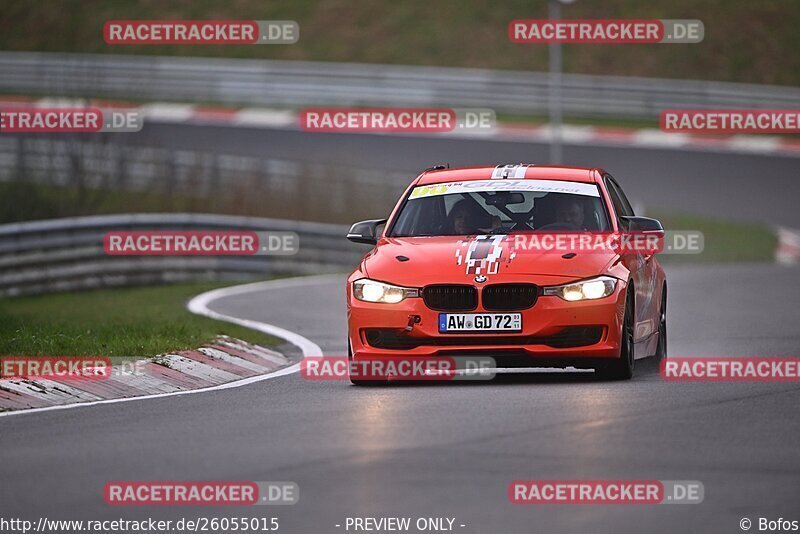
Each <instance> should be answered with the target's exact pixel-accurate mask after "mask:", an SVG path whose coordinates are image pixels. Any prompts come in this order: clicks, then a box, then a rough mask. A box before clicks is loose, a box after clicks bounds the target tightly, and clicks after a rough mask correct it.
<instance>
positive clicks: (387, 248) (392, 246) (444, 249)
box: [364, 235, 619, 287]
mask: <svg viewBox="0 0 800 534" xmlns="http://www.w3.org/2000/svg"><path fill="white" fill-rule="evenodd" d="M522 243H523V241H520V240H517V239H515V236H514V235H495V236H435V237H402V238H383V239H381V240H380V241H379V242H378V245H377V246H376V247H375V248H374V249H373V250H372V251H371V252H370V253H369V254H368V255H367V256H366V258H365V259H364V269H365V274H366V275H367V276H369V277H370V278H372V279H375V280H382V281H386V282H389V283H393V284H398V285H407V286H412V287H413V286H422V285H427V284H432V283H473V281H474V278H475V276H477V275H481V274H482V275H485V276H486V277H487V279H488V280H487V281H488V282H490V283H491V282H494V283H497V282H502V281H504V279H505V280H512V279H517V280H518V279H519V277H522V276H524V277H526V279H528V280H530V281H531V282H533V283H538V284H558V283H563V282H569V281H572V280H576V279H579V278H588V277H591V276H596V275H599V274H604V273H605V272H606V269H607V268H608V267H609V265H610V264H611V263H612V262H614V261H616V260H617V259H618V258H619V256H618V255H617V254H614V253H608V252H602V253H600V252H590V253H580V252H579V253H576V254H575V256H574V257H572V258H565V257H563V256H564V255H563V253H561V252H540V251H530V250H526V249H525V247H524V246H521V244H522ZM406 258H407V259H406Z"/></svg>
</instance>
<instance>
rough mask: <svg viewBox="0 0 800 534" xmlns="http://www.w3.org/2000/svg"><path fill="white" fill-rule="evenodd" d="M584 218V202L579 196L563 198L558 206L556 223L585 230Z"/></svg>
mask: <svg viewBox="0 0 800 534" xmlns="http://www.w3.org/2000/svg"><path fill="white" fill-rule="evenodd" d="M583 218H584V217H583V203H582V202H581V201H580V200H578V199H577V198H569V197H566V198H563V199H561V200H560V201H559V203H558V205H557V206H556V223H562V224H568V225H570V226H574V227H575V228H576V229H581V230H584V229H585V228H584V226H583Z"/></svg>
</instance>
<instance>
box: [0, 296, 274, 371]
mask: <svg viewBox="0 0 800 534" xmlns="http://www.w3.org/2000/svg"><path fill="white" fill-rule="evenodd" d="M224 285H229V284H223V283H194V284H179V285H165V286H156V287H145V288H124V289H109V290H97V291H85V292H74V293H58V294H51V295H42V296H35V297H23V298H14V299H0V355H2V356H108V357H111V358H125V357H152V356H155V355H157V354H160V353H164V352H168V351H175V350H185V349H195V348H197V347H199V346H201V345H203V344H204V343H208V342H209V341H211V340H212V339H213V338H214V337H215V336H217V335H219V334H226V335H229V336H233V337H236V338H239V339H243V340H245V341H250V342H252V343H257V344H259V345H262V346H263V345H266V346H270V345H272V346H274V345H277V344H279V343H280V340H278V339H277V338H274V337H271V336H267V335H265V334H261V333H259V332H254V331H252V330H249V329H247V328H244V327H241V326H237V325H232V324H228V323H223V322H220V321H215V320H213V319H209V318H207V317H201V316H198V315H195V314H193V313H190V312H189V311H188V310H187V309H186V302H187V301H188V300H189V299H190V298H191V297H193V296H195V295H197V294H199V293H202V292H204V291H208V290H210V289H214V288H217V287H221V286H224Z"/></svg>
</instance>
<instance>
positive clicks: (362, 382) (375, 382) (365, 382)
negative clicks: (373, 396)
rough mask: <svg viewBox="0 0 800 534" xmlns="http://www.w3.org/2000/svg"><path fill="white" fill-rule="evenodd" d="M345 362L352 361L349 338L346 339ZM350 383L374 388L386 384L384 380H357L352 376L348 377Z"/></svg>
mask: <svg viewBox="0 0 800 534" xmlns="http://www.w3.org/2000/svg"><path fill="white" fill-rule="evenodd" d="M347 361H348V362H351V361H353V349H352V348H351V347H350V337H349V336H348V338H347ZM349 377H350V383H351V384H353V385H354V386H360V387H376V386H385V385H386V384H387V383H388V382H387V381H385V380H361V379H358V378H353V376H352V375H349Z"/></svg>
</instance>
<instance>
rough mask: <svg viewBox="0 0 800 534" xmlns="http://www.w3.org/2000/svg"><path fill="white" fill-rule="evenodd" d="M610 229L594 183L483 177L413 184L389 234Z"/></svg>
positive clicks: (412, 235)
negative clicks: (430, 183)
mask: <svg viewBox="0 0 800 534" xmlns="http://www.w3.org/2000/svg"><path fill="white" fill-rule="evenodd" d="M610 230H611V226H610V224H609V220H608V216H607V213H606V209H605V206H604V204H603V201H602V199H601V198H600V191H599V189H598V188H597V186H596V185H595V184H586V183H578V182H564V181H557V180H481V181H472V182H451V183H445V184H432V185H423V186H417V187H415V188H414V189H412V190H411V192H410V193H409V195H408V198H407V199H406V201H405V203H404V204H403V206H402V208H401V210H400V213H399V214H398V215H397V218H396V221H395V223H394V225H393V227H392V229H391V232H390V234H389V236H390V237H419V236H439V235H477V234H492V233H511V232H531V231H565V232H581V231H587V232H606V231H610Z"/></svg>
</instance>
